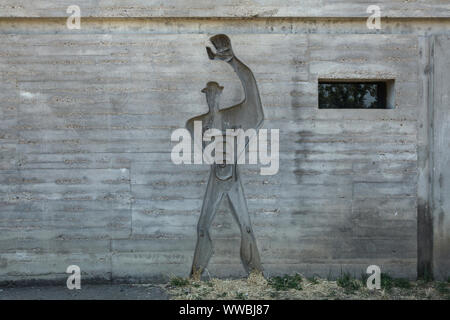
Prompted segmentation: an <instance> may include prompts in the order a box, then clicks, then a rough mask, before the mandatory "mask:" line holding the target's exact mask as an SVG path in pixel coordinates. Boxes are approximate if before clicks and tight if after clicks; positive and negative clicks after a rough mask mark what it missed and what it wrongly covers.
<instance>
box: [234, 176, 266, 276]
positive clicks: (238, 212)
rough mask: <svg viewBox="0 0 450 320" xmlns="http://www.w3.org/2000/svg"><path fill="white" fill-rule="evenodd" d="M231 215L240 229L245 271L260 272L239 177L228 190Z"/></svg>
mask: <svg viewBox="0 0 450 320" xmlns="http://www.w3.org/2000/svg"><path fill="white" fill-rule="evenodd" d="M228 198H229V199H230V203H231V208H232V212H233V216H234V218H235V219H236V221H237V223H238V224H239V228H240V230H241V261H242V264H243V265H244V268H245V271H246V272H247V273H250V272H252V271H253V270H257V271H260V272H262V271H263V268H262V265H261V260H260V258H259V252H258V247H257V245H256V239H255V236H254V235H253V230H252V225H251V222H250V216H249V214H248V209H247V202H246V201H245V196H244V190H243V188H242V184H241V181H240V179H238V180H237V181H236V182H235V183H234V185H233V187H232V188H231V189H230V191H229V192H228Z"/></svg>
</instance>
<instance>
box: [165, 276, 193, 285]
mask: <svg viewBox="0 0 450 320" xmlns="http://www.w3.org/2000/svg"><path fill="white" fill-rule="evenodd" d="M170 284H171V285H172V286H174V287H185V286H187V285H188V284H189V279H185V278H182V277H173V278H170Z"/></svg>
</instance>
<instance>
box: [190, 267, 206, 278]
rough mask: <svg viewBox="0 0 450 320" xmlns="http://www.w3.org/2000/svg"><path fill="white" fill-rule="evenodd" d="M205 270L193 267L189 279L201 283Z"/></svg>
mask: <svg viewBox="0 0 450 320" xmlns="http://www.w3.org/2000/svg"><path fill="white" fill-rule="evenodd" d="M202 273H203V269H202V268H195V267H192V270H191V274H190V276H189V278H191V279H192V280H194V281H200V278H201V277H202Z"/></svg>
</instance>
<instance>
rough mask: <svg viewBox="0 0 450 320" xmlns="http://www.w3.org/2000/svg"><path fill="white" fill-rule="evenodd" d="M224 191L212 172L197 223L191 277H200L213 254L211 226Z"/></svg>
mask: <svg viewBox="0 0 450 320" xmlns="http://www.w3.org/2000/svg"><path fill="white" fill-rule="evenodd" d="M222 197H223V191H222V190H220V186H219V185H218V182H217V181H216V179H215V177H214V172H211V175H210V178H209V181H208V186H207V188H206V194H205V197H204V199H203V206H202V211H201V214H200V218H199V220H198V224H197V244H196V246H195V253H194V260H193V262H192V269H191V277H193V278H200V276H201V275H202V273H203V271H204V269H205V268H206V266H207V265H208V262H209V259H210V258H211V256H212V254H213V245H212V241H211V236H210V234H209V228H210V227H211V223H212V221H213V219H214V216H215V214H216V211H217V207H218V206H219V204H220V200H222Z"/></svg>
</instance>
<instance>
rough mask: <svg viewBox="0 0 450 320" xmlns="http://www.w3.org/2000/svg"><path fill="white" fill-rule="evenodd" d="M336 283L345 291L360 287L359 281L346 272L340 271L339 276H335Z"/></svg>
mask: <svg viewBox="0 0 450 320" xmlns="http://www.w3.org/2000/svg"><path fill="white" fill-rule="evenodd" d="M336 283H337V285H338V286H339V287H342V288H344V289H345V291H349V292H352V291H356V290H358V289H359V288H361V283H360V282H359V281H358V280H356V279H355V278H353V277H352V275H351V274H350V273H348V272H345V273H342V274H341V275H340V276H339V278H337V280H336Z"/></svg>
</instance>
